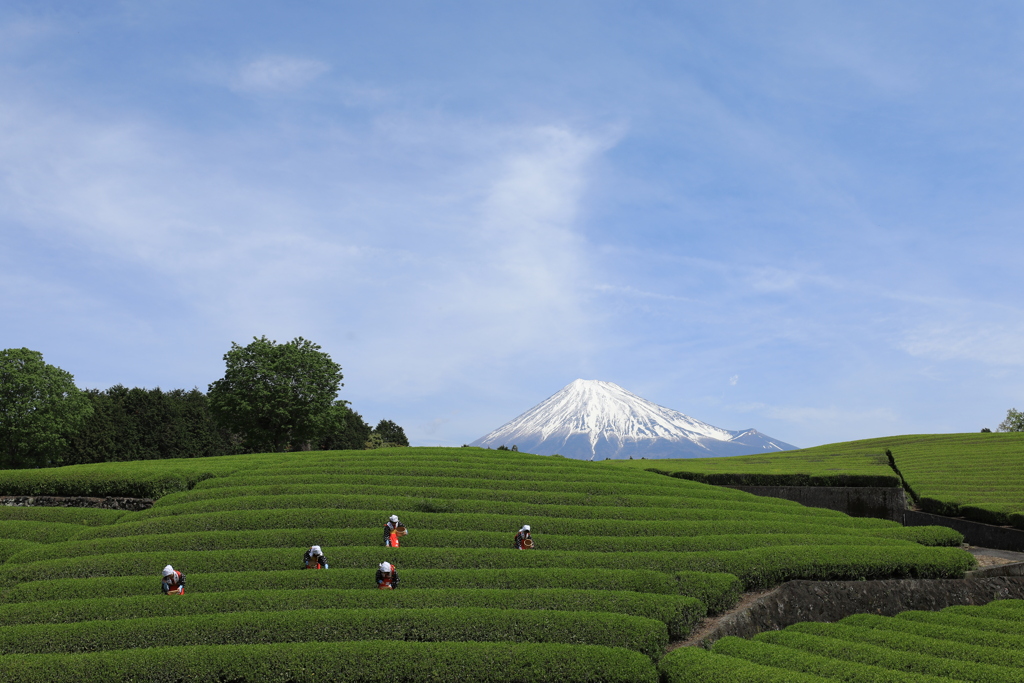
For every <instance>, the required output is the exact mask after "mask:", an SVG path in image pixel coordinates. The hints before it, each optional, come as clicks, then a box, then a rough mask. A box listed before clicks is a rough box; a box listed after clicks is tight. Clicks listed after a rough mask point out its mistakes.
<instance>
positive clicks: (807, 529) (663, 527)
mask: <svg viewBox="0 0 1024 683" xmlns="http://www.w3.org/2000/svg"><path fill="white" fill-rule="evenodd" d="M392 513H393V514H397V515H398V516H399V517H401V518H402V520H403V521H404V522H405V523H406V524H407V525H408V526H409V529H410V532H411V534H410V536H409V542H412V543H415V537H416V536H417V535H418V533H419V532H420V531H422V530H425V529H435V530H442V531H486V532H494V533H501V534H514V533H515V531H516V530H517V529H518V528H519V526H520V525H521V524H523V523H524V522H526V523H529V524H530V525H531V526H532V527H533V528H534V529H535V530H536V532H537V535H538V541H540V540H541V539H542V538H543V536H542V534H554V535H563V536H571V535H574V534H582V533H584V532H585V533H586V535H593V536H627V537H628V536H708V535H718V534H743V533H750V534H754V533H756V534H828V535H832V534H847V533H849V534H861V535H868V536H875V537H891V538H906V539H907V540H916V535H917V534H918V533H919V532H917V531H912V530H917V529H932V528H933V527H901V526H899V525H898V524H896V523H895V522H890V521H887V520H884V519H870V518H860V517H837V518H831V517H830V518H827V519H822V520H814V519H812V520H810V521H806V520H804V521H801V520H794V518H793V516H792V515H768V514H751V515H746V514H741V515H737V514H730V515H728V518H727V519H723V518H722V516H721V515H719V516H718V517H715V516H714V515H708V516H709V517H711V518H710V519H696V520H672V521H656V520H645V521H636V520H615V519H612V520H602V519H588V520H586V521H585V522H581V521H579V520H576V519H569V518H564V517H544V516H530V517H526V518H523V517H518V516H517V517H512V516H510V515H496V514H485V513H479V514H473V515H460V514H449V513H442V512H434V513H424V512H416V511H410V510H402V509H396V508H388V509H387V514H392ZM385 519H386V516H385V514H382V513H381V512H380V511H378V510H338V509H323V508H303V509H300V508H293V509H288V510H244V511H238V512H231V511H226V512H204V513H197V514H187V515H176V516H171V517H153V518H138V517H134V516H132V517H125V518H124V521H122V522H119V523H118V524H114V525H110V526H106V527H97V528H91V529H84V530H83V531H82V533H80V534H79V535H78V539H79V540H85V539H91V538H114V537H128V536H136V535H148V534H171V533H178V532H181V533H184V532H196V531H248V530H260V529H311V530H312V529H366V530H373V533H377V534H379V533H380V531H379V529H381V528H382V527H383V525H384V520H385ZM368 533H369V531H368ZM922 533H924V532H922ZM510 543H511V541H510Z"/></svg>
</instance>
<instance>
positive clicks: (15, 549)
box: [0, 538, 39, 564]
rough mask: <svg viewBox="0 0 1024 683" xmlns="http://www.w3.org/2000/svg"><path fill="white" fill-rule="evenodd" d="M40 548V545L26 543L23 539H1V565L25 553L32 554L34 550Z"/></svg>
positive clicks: (30, 542)
mask: <svg viewBox="0 0 1024 683" xmlns="http://www.w3.org/2000/svg"><path fill="white" fill-rule="evenodd" d="M38 547H39V544H38V543H33V542H32V541H26V540H25V539H23V538H0V564H2V563H4V562H6V561H7V560H9V559H10V558H12V557H14V556H15V555H20V554H22V553H24V552H25V551H30V552H31V551H32V549H33V548H38Z"/></svg>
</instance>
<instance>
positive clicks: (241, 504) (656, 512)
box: [134, 486, 885, 526]
mask: <svg viewBox="0 0 1024 683" xmlns="http://www.w3.org/2000/svg"><path fill="white" fill-rule="evenodd" d="M381 489H382V490H383V491H385V492H384V493H381V494H377V495H356V494H341V495H326V494H325V495H312V494H311V495H305V494H293V495H279V496H248V495H239V496H235V497H231V498H223V497H221V498H215V499H213V500H202V501H196V502H193V503H181V504H178V505H160V506H154V507H152V508H150V509H149V510H143V511H141V512H137V513H135V515H134V518H135V519H139V520H141V519H149V518H151V517H167V516H170V515H185V514H197V513H201V512H223V511H227V510H238V511H243V510H267V509H305V508H339V509H355V510H388V509H394V507H395V506H398V508H399V509H410V507H411V505H414V504H415V503H416V502H417V501H419V500H422V499H420V498H415V497H412V498H410V497H405V496H398V495H388V494H387V493H386V491H387V487H383V486H382V487H381ZM761 500H772V499H767V498H762V499H761ZM437 505H439V506H443V508H442V509H439V510H431V512H433V511H437V512H440V511H443V512H448V513H458V514H463V515H466V514H497V515H508V516H516V517H562V518H566V519H574V520H588V519H617V520H650V521H656V520H657V521H661V520H685V519H717V518H719V517H723V516H727V517H731V518H734V519H743V518H747V519H757V518H758V517H760V516H762V515H766V514H768V515H775V516H778V517H783V516H785V517H789V518H790V519H791V520H793V521H798V520H801V519H818V518H823V519H836V520H839V519H844V518H845V515H843V514H842V513H841V512H835V511H833V510H825V509H824V508H804V507H800V506H796V505H794V506H788V505H787V506H774V505H773V506H766V505H761V504H760V503H758V502H756V500H755V501H751V502H749V503H738V502H734V501H724V502H722V503H721V504H718V503H707V502H705V503H704V504H702V505H699V506H694V507H686V508H681V507H672V508H663V507H626V506H621V505H552V504H546V505H537V504H532V503H518V502H515V501H504V500H480V499H439V500H438V501H437ZM847 519H861V518H847ZM878 521H885V520H878ZM855 526H861V525H855ZM863 526H868V525H867V524H865V525H863Z"/></svg>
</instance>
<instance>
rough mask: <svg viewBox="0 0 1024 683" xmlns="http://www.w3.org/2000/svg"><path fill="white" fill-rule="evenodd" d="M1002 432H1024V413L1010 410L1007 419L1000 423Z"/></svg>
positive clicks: (1007, 412)
mask: <svg viewBox="0 0 1024 683" xmlns="http://www.w3.org/2000/svg"><path fill="white" fill-rule="evenodd" d="M999 431H1001V432H1024V413H1022V412H1020V411H1019V410H1016V409H1014V408H1010V409H1009V410H1007V411H1006V419H1005V420H1003V421H1002V422H1000V423H999Z"/></svg>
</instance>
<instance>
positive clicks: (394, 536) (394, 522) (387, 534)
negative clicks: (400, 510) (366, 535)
mask: <svg viewBox="0 0 1024 683" xmlns="http://www.w3.org/2000/svg"><path fill="white" fill-rule="evenodd" d="M408 533H409V530H408V529H406V528H405V525H403V524H402V523H401V522H399V521H398V515H391V517H389V518H388V523H387V524H385V525H384V545H385V546H387V547H388V548H397V547H398V537H399V536H406V535H408Z"/></svg>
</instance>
